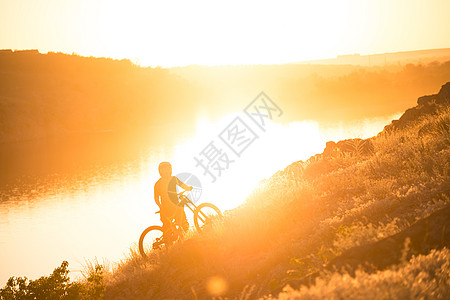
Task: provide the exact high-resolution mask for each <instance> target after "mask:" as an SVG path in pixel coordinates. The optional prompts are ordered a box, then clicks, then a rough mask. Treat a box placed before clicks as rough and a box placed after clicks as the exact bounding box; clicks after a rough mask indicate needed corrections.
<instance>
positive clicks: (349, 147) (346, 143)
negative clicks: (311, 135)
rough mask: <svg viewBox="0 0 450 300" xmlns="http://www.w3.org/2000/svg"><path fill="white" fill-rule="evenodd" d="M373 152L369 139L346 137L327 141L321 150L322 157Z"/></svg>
mask: <svg viewBox="0 0 450 300" xmlns="http://www.w3.org/2000/svg"><path fill="white" fill-rule="evenodd" d="M373 153H374V147H373V143H372V141H371V140H370V139H366V140H363V139H348V140H343V141H339V142H337V143H335V142H332V141H331V142H327V144H326V147H325V149H324V150H323V157H324V158H328V157H339V156H342V155H346V154H348V155H351V156H365V155H371V154H373Z"/></svg>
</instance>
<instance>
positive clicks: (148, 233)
mask: <svg viewBox="0 0 450 300" xmlns="http://www.w3.org/2000/svg"><path fill="white" fill-rule="evenodd" d="M163 243H164V242H163V230H162V227H161V226H156V225H155V226H150V227H148V228H146V229H145V230H144V231H143V232H142V233H141V236H140V237H139V252H140V253H141V255H142V256H143V257H147V255H148V254H149V253H150V251H152V250H155V249H160V248H161V247H162V245H163Z"/></svg>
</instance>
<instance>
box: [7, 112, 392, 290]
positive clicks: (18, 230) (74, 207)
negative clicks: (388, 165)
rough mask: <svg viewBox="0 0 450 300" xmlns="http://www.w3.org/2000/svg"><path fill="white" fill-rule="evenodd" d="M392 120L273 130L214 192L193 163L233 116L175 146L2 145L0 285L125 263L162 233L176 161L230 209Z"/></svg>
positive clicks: (111, 142)
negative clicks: (291, 170)
mask: <svg viewBox="0 0 450 300" xmlns="http://www.w3.org/2000/svg"><path fill="white" fill-rule="evenodd" d="M395 117H396V116H395V115H394V116H387V117H385V118H380V119H377V120H369V121H366V122H359V123H358V124H354V125H351V126H349V125H347V126H340V127H339V126H333V127H325V128H324V127H323V126H322V127H321V126H319V124H318V123H316V122H296V123H291V124H288V125H280V124H272V125H271V127H270V129H268V130H267V133H265V134H264V135H261V136H260V138H259V139H258V141H257V142H256V143H255V144H254V145H252V146H251V147H249V148H248V150H246V152H245V153H244V154H243V155H242V157H240V158H239V159H237V160H236V161H235V163H234V164H233V165H230V168H229V170H227V171H226V172H224V173H223V175H222V176H221V177H220V178H219V179H218V180H217V182H215V183H212V182H211V181H210V178H208V177H205V176H204V174H202V172H201V169H198V168H195V162H194V160H193V156H194V155H196V154H198V152H199V151H201V150H202V149H203V147H205V146H206V145H207V144H208V143H209V142H210V141H211V139H213V138H215V137H216V135H217V133H218V132H220V131H221V130H222V129H223V128H224V127H225V126H226V125H227V123H228V122H229V120H230V119H231V118H233V116H232V115H230V116H227V117H225V118H223V119H222V120H220V121H219V122H215V123H214V124H213V123H208V122H206V123H205V122H203V123H199V125H200V126H199V127H198V130H197V132H196V133H195V135H193V136H190V137H185V138H184V140H183V139H180V138H177V139H176V140H177V141H178V143H177V145H173V144H169V143H167V142H165V143H164V144H163V145H164V146H161V145H158V146H155V145H156V144H157V143H156V142H155V141H154V140H137V141H136V140H123V139H118V138H117V137H114V136H113V135H111V134H104V135H95V136H91V137H83V138H82V140H80V139H81V138H80V139H77V138H73V137H72V138H70V139H66V140H43V141H34V142H27V143H15V144H7V145H1V147H0V254H1V255H0V265H1V266H2V267H1V269H0V285H1V286H3V285H4V283H5V282H6V280H7V279H8V278H9V277H10V276H27V277H28V278H37V277H40V276H42V275H48V274H49V273H50V272H52V271H53V269H54V268H55V267H57V266H59V265H60V264H61V262H62V261H63V260H67V261H69V268H70V269H71V270H72V271H74V272H73V273H71V274H72V275H71V276H72V277H75V278H76V277H77V276H76V275H77V274H79V272H76V271H79V270H81V269H82V265H83V264H85V260H86V259H94V258H97V259H98V260H99V261H100V262H101V261H102V259H106V260H108V261H110V262H118V261H119V260H121V259H123V258H124V257H126V254H127V253H128V251H129V248H130V246H132V245H134V244H135V243H136V242H137V241H138V238H139V235H140V233H141V231H142V230H143V229H144V228H146V227H147V226H149V225H153V224H160V221H159V217H158V216H157V215H155V214H154V212H155V211H156V210H158V208H157V206H156V204H155V203H154V200H153V186H154V183H155V182H156V180H157V179H158V178H159V174H158V168H157V167H158V164H159V162H161V161H171V162H172V165H173V168H174V170H173V174H174V175H176V174H178V173H181V172H190V173H194V174H196V176H197V177H199V179H200V180H201V181H202V186H203V192H202V198H201V199H200V201H201V202H211V203H214V204H216V205H217V206H218V207H219V208H220V209H222V210H226V209H230V208H233V207H236V206H238V205H239V204H240V203H242V201H244V199H245V196H246V195H247V194H249V193H250V192H251V191H252V190H253V188H254V187H255V185H256V184H257V183H258V182H259V181H260V180H262V179H264V178H268V177H270V176H271V175H272V174H273V173H275V172H276V171H277V170H279V169H282V168H284V167H285V166H287V165H288V164H290V163H292V162H294V161H298V160H300V159H307V158H308V157H309V156H310V155H313V154H316V153H319V152H321V151H322V150H323V148H324V146H325V143H326V141H328V140H336V141H337V140H339V139H343V138H350V137H362V138H365V137H369V136H373V135H375V134H376V133H377V132H379V131H380V130H381V129H382V128H383V126H384V125H385V124H387V123H388V122H389V121H390V120H391V119H392V118H395ZM187 215H188V220H189V218H192V216H190V215H189V213H187ZM191 225H192V221H191Z"/></svg>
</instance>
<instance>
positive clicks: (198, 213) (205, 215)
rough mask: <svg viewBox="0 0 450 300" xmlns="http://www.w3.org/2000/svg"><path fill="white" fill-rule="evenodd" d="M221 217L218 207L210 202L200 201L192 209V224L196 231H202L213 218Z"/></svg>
mask: <svg viewBox="0 0 450 300" xmlns="http://www.w3.org/2000/svg"><path fill="white" fill-rule="evenodd" d="M222 217H223V215H222V212H221V211H220V209H219V208H218V207H217V206H215V205H214V204H211V203H202V204H200V205H199V206H197V208H196V210H195V211H194V225H195V228H196V229H197V231H202V230H203V229H204V228H205V227H206V226H208V225H211V224H212V222H214V220H217V219H221V218H222Z"/></svg>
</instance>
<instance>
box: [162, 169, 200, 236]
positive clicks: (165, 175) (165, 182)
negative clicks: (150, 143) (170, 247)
mask: <svg viewBox="0 0 450 300" xmlns="http://www.w3.org/2000/svg"><path fill="white" fill-rule="evenodd" d="M158 171H159V175H161V178H160V179H159V180H158V181H157V182H156V183H155V202H156V204H157V205H158V206H159V209H160V218H161V221H162V223H163V232H164V236H166V237H169V236H170V235H168V234H167V233H168V231H169V230H170V228H171V224H170V223H171V222H172V220H173V219H175V223H176V224H177V225H178V226H180V227H181V228H182V229H183V231H185V232H186V231H187V230H188V229H189V223H188V221H187V219H186V214H185V213H184V206H183V203H180V201H179V200H178V196H177V188H176V186H177V185H178V186H180V187H182V188H183V189H185V190H187V191H191V190H192V186H189V185H186V184H184V183H183V182H182V181H181V180H180V179H178V177H176V176H172V165H171V164H170V163H169V162H162V163H160V164H159V167H158Z"/></svg>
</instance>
